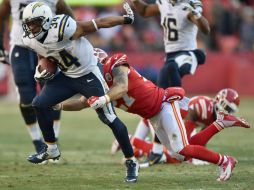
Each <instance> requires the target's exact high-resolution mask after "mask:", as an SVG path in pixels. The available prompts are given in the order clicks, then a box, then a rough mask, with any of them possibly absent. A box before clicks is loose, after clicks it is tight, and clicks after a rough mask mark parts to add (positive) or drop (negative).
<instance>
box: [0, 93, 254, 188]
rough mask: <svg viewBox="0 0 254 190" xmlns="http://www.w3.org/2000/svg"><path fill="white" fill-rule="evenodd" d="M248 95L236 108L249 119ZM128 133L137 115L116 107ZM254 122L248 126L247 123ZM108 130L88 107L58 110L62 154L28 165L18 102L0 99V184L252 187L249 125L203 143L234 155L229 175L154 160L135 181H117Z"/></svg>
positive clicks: (119, 169) (253, 151)
mask: <svg viewBox="0 0 254 190" xmlns="http://www.w3.org/2000/svg"><path fill="white" fill-rule="evenodd" d="M253 107H254V99H247V98H245V99H244V100H242V102H241V106H240V112H239V114H241V115H242V116H244V117H246V118H247V119H248V121H249V122H250V123H252V124H254V117H253ZM119 116H120V118H121V119H122V120H123V121H124V122H125V123H126V125H127V126H128V128H129V131H130V132H131V133H133V131H134V129H135V126H136V124H137V122H138V120H139V118H138V117H136V116H134V115H131V114H126V113H123V112H119ZM253 127H254V126H253ZM112 140H113V135H112V134H111V131H110V130H109V129H108V128H107V126H104V125H103V124H101V123H100V122H99V120H98V119H97V116H96V115H95V113H94V112H93V111H92V110H86V111H81V112H69V113H67V112H65V113H63V120H62V130H61V137H60V144H61V151H62V160H61V163H60V164H58V165H52V164H50V165H43V166H42V165H33V164H30V163H28V162H27V161H26V157H27V156H28V155H29V154H30V153H33V151H34V150H33V147H32V145H31V142H30V137H29V136H28V134H27V132H26V129H25V127H24V124H23V121H22V118H21V116H20V114H19V112H18V107H17V105H16V104H13V103H4V102H0V189H1V190H2V189H20V190H30V189H35V190H72V189H82V190H83V189H84V190H88V189H94V190H107V189H112V190H124V189H127V190H132V189H133V190H134V189H135V190H155V189H156V190H160V189H199V190H200V189H210V190H212V189H227V190H228V189H248V190H249V189H254V180H253V177H254V129H253V128H252V129H249V130H248V129H240V128H234V129H228V130H224V131H223V132H221V133H220V134H218V135H217V136H216V137H215V138H213V139H212V141H211V142H210V143H209V144H208V147H210V148H212V149H214V150H216V151H220V152H222V153H225V154H230V155H233V156H235V157H236V158H237V159H238V160H239V164H238V165H237V167H236V169H235V171H234V175H233V176H232V178H231V180H230V181H228V182H225V183H220V182H217V181H216V180H215V179H216V176H217V171H216V167H215V166H214V165H209V166H192V165H189V164H180V165H158V166H155V167H152V168H147V169H143V170H141V171H140V177H139V181H138V183H137V184H130V185H127V184H125V183H124V182H123V178H124V176H125V167H124V166H123V165H122V164H121V159H122V155H121V153H120V152H119V153H118V154H117V155H116V156H111V155H110V154H109V149H110V146H111V142H112Z"/></svg>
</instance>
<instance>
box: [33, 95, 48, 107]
mask: <svg viewBox="0 0 254 190" xmlns="http://www.w3.org/2000/svg"><path fill="white" fill-rule="evenodd" d="M32 106H33V107H34V108H35V109H43V108H48V107H49V106H47V104H46V103H45V102H43V101H42V99H41V98H40V96H36V97H35V98H34V99H33V101H32Z"/></svg>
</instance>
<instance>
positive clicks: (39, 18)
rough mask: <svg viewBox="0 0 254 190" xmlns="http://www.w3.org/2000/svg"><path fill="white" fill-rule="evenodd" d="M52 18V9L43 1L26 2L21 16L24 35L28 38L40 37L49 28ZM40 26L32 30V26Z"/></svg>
mask: <svg viewBox="0 0 254 190" xmlns="http://www.w3.org/2000/svg"><path fill="white" fill-rule="evenodd" d="M52 18H53V14H52V11H51V9H50V7H49V6H48V5H46V4H45V3H43V2H33V3H30V4H28V5H27V6H26V7H25V9H24V11H23V16H22V26H23V30H24V31H25V35H26V36H28V37H29V38H36V39H37V40H38V39H41V38H42V37H43V35H44V34H45V33H46V32H47V31H48V30H49V28H50V25H51V21H52ZM34 26H35V27H40V30H38V31H37V30H36V32H34V31H33V27H34Z"/></svg>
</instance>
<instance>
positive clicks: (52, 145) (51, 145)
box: [46, 143, 57, 150]
mask: <svg viewBox="0 0 254 190" xmlns="http://www.w3.org/2000/svg"><path fill="white" fill-rule="evenodd" d="M46 144H47V146H48V150H54V149H56V148H57V144H56V143H55V144H48V143H46Z"/></svg>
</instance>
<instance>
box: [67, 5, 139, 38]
mask: <svg viewBox="0 0 254 190" xmlns="http://www.w3.org/2000/svg"><path fill="white" fill-rule="evenodd" d="M123 8H124V10H125V11H126V14H125V15H123V16H111V17H105V18H97V19H93V20H91V21H86V22H84V21H83V22H82V21H81V22H77V29H76V32H75V33H74V35H73V36H72V38H71V39H72V40H75V39H78V38H80V37H81V36H85V35H87V34H90V33H93V32H96V31H97V30H99V29H100V28H110V27H113V26H117V25H123V24H132V23H133V22H134V14H133V11H132V10H131V8H130V6H129V4H128V3H124V4H123Z"/></svg>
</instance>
